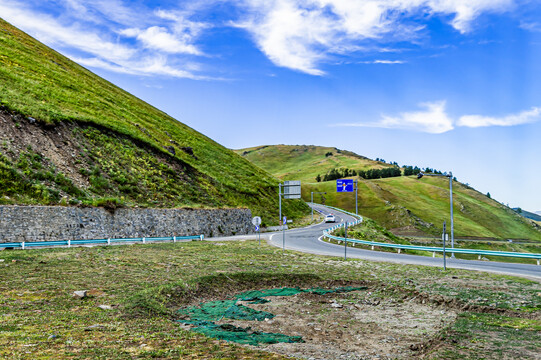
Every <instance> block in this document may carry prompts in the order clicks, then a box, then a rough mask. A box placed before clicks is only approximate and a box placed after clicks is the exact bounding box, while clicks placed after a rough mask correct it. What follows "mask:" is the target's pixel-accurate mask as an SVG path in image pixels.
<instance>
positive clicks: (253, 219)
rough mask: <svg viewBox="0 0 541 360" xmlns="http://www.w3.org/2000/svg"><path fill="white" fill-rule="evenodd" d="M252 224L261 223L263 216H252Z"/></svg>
mask: <svg viewBox="0 0 541 360" xmlns="http://www.w3.org/2000/svg"><path fill="white" fill-rule="evenodd" d="M252 224H254V226H259V225H261V218H260V217H259V216H254V217H253V218H252Z"/></svg>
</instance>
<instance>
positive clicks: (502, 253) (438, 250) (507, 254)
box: [323, 205, 541, 265]
mask: <svg viewBox="0 0 541 360" xmlns="http://www.w3.org/2000/svg"><path fill="white" fill-rule="evenodd" d="M324 206H326V205H324ZM326 207H328V208H331V209H334V210H337V211H340V212H342V213H344V214H347V215H350V216H353V217H354V218H357V219H356V220H355V221H353V222H348V223H347V224H348V227H350V226H355V225H357V224H360V223H361V222H362V221H363V218H362V217H361V216H359V215H356V214H353V213H350V212H348V211H345V210H342V209H339V208H335V207H332V206H326ZM344 226H345V223H341V224H338V225H335V226H332V227H330V228H328V229H325V230H323V237H325V238H327V239H332V240H337V241H347V242H348V243H351V244H362V245H368V246H371V247H372V250H374V247H376V246H379V247H386V248H392V249H397V250H398V252H399V253H400V250H419V251H429V252H431V253H432V256H433V257H434V256H435V255H436V253H443V247H432V246H418V245H403V244H390V243H382V242H377V241H367V240H358V239H350V238H347V239H346V238H343V237H339V236H334V235H332V233H333V232H334V231H335V230H337V229H339V228H342V227H344ZM445 251H446V252H447V253H454V254H470V255H477V256H478V259H481V256H503V257H514V258H523V259H535V260H537V265H541V254H537V253H520V252H510V251H492V250H478V249H462V248H453V249H452V248H446V249H445Z"/></svg>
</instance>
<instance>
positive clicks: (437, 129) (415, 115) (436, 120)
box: [337, 101, 454, 134]
mask: <svg viewBox="0 0 541 360" xmlns="http://www.w3.org/2000/svg"><path fill="white" fill-rule="evenodd" d="M419 107H421V108H423V109H424V110H422V111H415V112H405V113H401V114H399V116H387V115H382V118H381V119H380V120H379V121H378V122H375V123H356V124H338V125H337V126H359V127H378V128H385V129H405V130H414V131H421V132H427V133H431V134H441V133H444V132H446V131H449V130H452V129H453V128H454V126H453V120H452V119H451V118H449V116H447V114H446V113H445V101H439V102H432V103H422V104H419Z"/></svg>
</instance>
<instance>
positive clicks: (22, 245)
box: [21, 241, 539, 265]
mask: <svg viewBox="0 0 541 360" xmlns="http://www.w3.org/2000/svg"><path fill="white" fill-rule="evenodd" d="M21 248H22V249H23V250H24V241H23V242H22V243H21ZM537 263H538V265H539V260H538V261H537Z"/></svg>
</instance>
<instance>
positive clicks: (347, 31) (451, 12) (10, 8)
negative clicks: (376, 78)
mask: <svg viewBox="0 0 541 360" xmlns="http://www.w3.org/2000/svg"><path fill="white" fill-rule="evenodd" d="M514 1H516V0H193V1H187V2H180V4H179V5H177V7H176V8H172V9H158V10H153V9H151V8H149V7H148V6H147V5H144V3H142V2H129V1H127V0H48V1H45V4H47V3H48V6H49V7H50V6H55V8H56V10H55V13H57V14H59V15H55V16H52V15H48V14H45V13H43V12H40V11H39V10H37V9H41V8H46V6H38V5H42V4H43V0H0V16H2V17H3V18H5V19H6V20H8V21H10V22H11V23H13V24H14V25H16V26H18V27H21V28H22V29H23V30H25V31H27V32H29V33H30V34H32V35H33V36H35V37H37V38H38V39H39V40H40V41H43V42H45V43H47V44H48V45H61V46H63V47H66V48H68V50H69V51H71V52H74V51H73V50H78V51H82V52H85V53H87V54H86V55H89V56H82V57H83V58H88V59H93V58H95V59H100V60H102V61H101V62H99V63H103V64H105V63H110V65H113V68H115V69H120V68H124V67H125V65H121V63H122V64H134V63H135V60H134V59H135V58H138V57H139V58H148V57H149V56H151V55H154V56H155V57H156V58H159V57H161V56H162V55H168V56H170V57H172V58H174V59H175V60H179V57H180V56H182V57H184V58H188V59H190V57H194V56H202V55H204V51H203V50H202V49H201V46H200V44H199V43H198V41H199V40H200V38H201V36H202V35H204V34H205V31H206V30H208V29H209V28H211V27H212V26H235V27H238V28H242V29H245V30H246V31H247V32H248V33H249V34H250V35H251V37H252V38H253V40H254V42H255V44H256V45H257V47H258V48H259V49H260V50H261V51H262V52H263V53H264V54H265V55H266V56H267V57H268V59H270V61H271V62H273V63H274V64H275V65H277V66H281V67H285V68H289V69H293V70H297V71H300V72H304V73H307V74H311V75H323V74H324V71H323V70H322V64H323V63H325V62H329V63H341V62H342V61H341V60H342V59H343V58H344V57H349V56H351V54H353V53H355V52H367V51H368V50H367V49H369V48H372V49H374V48H377V49H380V51H381V52H385V51H389V50H388V49H389V48H392V47H393V45H395V44H397V43H398V42H399V41H410V42H414V41H417V40H418V38H419V37H420V36H421V35H422V34H425V33H426V29H425V28H424V25H422V24H421V23H422V22H423V21H424V19H425V18H426V17H427V16H433V17H434V16H441V18H442V19H446V20H447V19H449V18H450V19H451V20H449V21H450V25H451V26H453V27H454V28H455V29H456V30H457V31H460V32H462V33H466V32H468V31H469V30H470V29H471V27H472V24H473V23H474V21H475V19H476V18H478V17H479V16H481V15H482V14H484V13H487V12H503V11H506V10H508V9H511V8H512V6H513V4H514ZM224 3H225V4H226V5H224ZM222 8H227V10H226V11H224V12H223V13H220V14H218V15H216V14H215V13H214V11H221V9H222ZM224 16H225V18H223V17H224ZM209 17H210V18H212V19H213V20H212V21H214V22H216V23H217V24H216V25H210V24H209V23H205V22H202V21H194V20H193V19H207V18H209ZM215 19H220V20H215ZM411 20H413V21H411ZM419 24H421V25H419ZM525 26H526V25H525ZM118 35H120V37H118ZM115 37H116V38H115ZM132 39H136V41H133V40H132ZM337 58H338V60H337ZM127 60H130V61H127ZM160 61H161V60H160ZM96 63H98V62H96ZM175 63H176V64H180V63H181V62H180V61H176V62H175ZM374 63H380V64H399V63H400V61H389V60H376V61H374ZM115 65H116V66H115ZM103 66H105V65H103ZM169 66H171V65H169ZM124 70H126V71H130V69H124ZM124 70H122V71H124ZM182 71H187V72H190V70H189V69H187V68H184V67H183V69H182ZM182 71H180V72H181V73H182Z"/></svg>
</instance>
